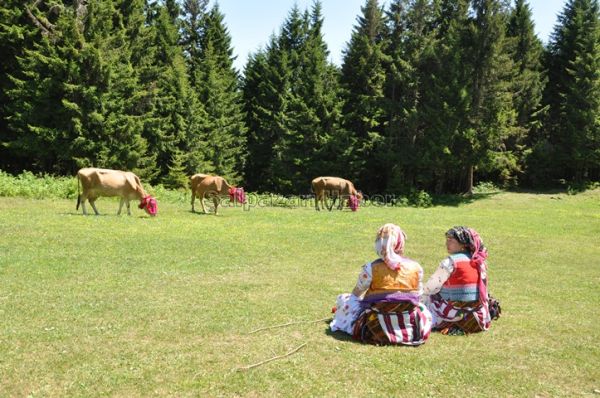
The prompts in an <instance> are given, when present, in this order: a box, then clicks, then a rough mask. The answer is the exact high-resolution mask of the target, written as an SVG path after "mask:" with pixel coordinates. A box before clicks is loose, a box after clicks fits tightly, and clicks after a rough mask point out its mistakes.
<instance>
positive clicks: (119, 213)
mask: <svg viewBox="0 0 600 398" xmlns="http://www.w3.org/2000/svg"><path fill="white" fill-rule="evenodd" d="M124 202H125V198H123V197H121V200H119V211H117V216H120V215H121V209H122V208H123V203H124Z"/></svg>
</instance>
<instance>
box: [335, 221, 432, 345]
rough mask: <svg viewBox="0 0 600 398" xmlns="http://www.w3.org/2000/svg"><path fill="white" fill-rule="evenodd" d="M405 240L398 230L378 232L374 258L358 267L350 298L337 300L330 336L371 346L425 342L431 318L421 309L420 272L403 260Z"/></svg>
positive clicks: (390, 227)
mask: <svg viewBox="0 0 600 398" xmlns="http://www.w3.org/2000/svg"><path fill="white" fill-rule="evenodd" d="M405 240H406V235H405V234H404V232H403V231H402V230H401V229H400V227H398V226H397V225H394V224H385V225H384V226H383V227H381V228H380V229H379V231H378V232H377V237H376V239H375V252H376V253H377V255H378V256H379V258H378V259H377V260H375V261H373V262H370V263H367V264H365V265H364V266H363V268H362V271H361V273H360V274H359V276H358V282H357V283H356V286H355V287H354V290H353V291H352V293H350V294H348V293H345V294H341V295H339V296H338V298H337V306H336V312H335V316H334V319H333V320H332V321H331V324H330V327H331V330H332V331H337V330H341V331H343V332H345V333H348V334H352V335H353V337H354V338H355V339H357V340H360V341H363V342H367V343H371V344H403V345H420V344H423V343H424V342H425V340H427V338H428V337H429V333H430V331H431V314H430V313H429V311H428V310H427V308H426V307H425V305H423V304H421V303H420V295H421V290H422V280H423V269H422V268H421V266H420V265H419V263H417V262H416V261H414V260H411V259H409V258H407V257H403V255H402V254H403V253H404V243H405Z"/></svg>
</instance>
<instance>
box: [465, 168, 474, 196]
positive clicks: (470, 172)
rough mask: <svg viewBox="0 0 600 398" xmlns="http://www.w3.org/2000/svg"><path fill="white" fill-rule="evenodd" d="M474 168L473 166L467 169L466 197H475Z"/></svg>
mask: <svg viewBox="0 0 600 398" xmlns="http://www.w3.org/2000/svg"><path fill="white" fill-rule="evenodd" d="M474 169H475V168H474V167H473V165H471V166H468V168H467V187H466V188H467V189H466V192H465V193H466V195H468V196H471V195H473V173H474Z"/></svg>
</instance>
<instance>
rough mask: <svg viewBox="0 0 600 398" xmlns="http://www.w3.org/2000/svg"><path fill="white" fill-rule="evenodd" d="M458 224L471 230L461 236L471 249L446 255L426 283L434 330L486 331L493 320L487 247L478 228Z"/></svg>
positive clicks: (426, 293)
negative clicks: (489, 295)
mask: <svg viewBox="0 0 600 398" xmlns="http://www.w3.org/2000/svg"><path fill="white" fill-rule="evenodd" d="M456 228H463V229H464V230H466V231H467V232H468V235H469V237H468V238H465V237H463V236H459V239H462V241H461V243H462V244H465V246H467V247H468V248H469V249H468V250H469V251H467V252H463V253H453V254H451V255H450V256H448V257H447V258H445V259H444V260H443V261H442V262H441V263H440V266H439V267H438V269H437V270H436V271H435V272H434V273H433V275H432V276H431V277H430V278H429V280H428V281H427V283H426V284H425V286H424V289H423V297H424V298H425V303H426V304H427V308H429V310H430V311H431V314H432V316H433V329H434V330H440V331H442V332H443V333H448V332H450V334H453V333H454V332H459V333H476V332H481V331H485V330H488V329H489V327H490V323H491V317H490V310H489V303H488V295H487V265H486V263H485V258H486V257H487V251H486V250H485V246H483V243H482V242H481V239H480V238H479V235H477V233H476V232H475V231H474V230H469V229H465V228H464V227H455V229H456ZM463 229H461V230H459V231H463ZM450 231H453V230H450ZM450 231H449V233H450Z"/></svg>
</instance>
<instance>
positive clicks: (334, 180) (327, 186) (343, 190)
mask: <svg viewBox="0 0 600 398" xmlns="http://www.w3.org/2000/svg"><path fill="white" fill-rule="evenodd" d="M312 189H313V192H314V193H315V208H316V209H317V210H321V209H320V208H319V202H321V207H323V208H325V198H326V197H332V198H333V202H331V206H330V207H329V211H331V209H332V208H333V205H334V204H335V200H336V199H337V198H339V199H340V204H339V206H338V208H339V209H340V210H342V209H343V207H344V199H347V200H348V205H349V206H350V208H351V209H352V211H356V209H357V208H358V202H359V201H360V200H361V199H362V193H360V192H359V191H357V190H356V188H354V184H353V183H352V182H351V181H348V180H345V179H343V178H339V177H317V178H315V179H314V180H312Z"/></svg>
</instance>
